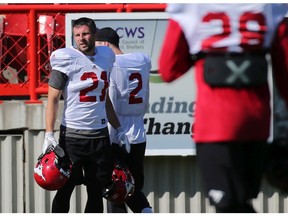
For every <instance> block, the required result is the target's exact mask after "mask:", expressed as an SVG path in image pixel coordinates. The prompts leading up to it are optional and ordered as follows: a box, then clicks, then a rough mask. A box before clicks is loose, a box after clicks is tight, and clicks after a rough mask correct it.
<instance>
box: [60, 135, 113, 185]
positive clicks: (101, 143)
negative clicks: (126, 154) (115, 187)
mask: <svg viewBox="0 0 288 216" xmlns="http://www.w3.org/2000/svg"><path fill="white" fill-rule="evenodd" d="M59 145H60V146H61V147H62V148H63V149H64V151H65V152H66V153H67V154H68V156H69V157H70V159H71V160H72V163H73V168H72V174H71V177H70V179H69V181H74V183H75V185H79V184H86V185H87V184H89V183H92V184H97V185H99V186H100V187H103V186H107V185H109V184H110V181H111V174H112V171H113V165H114V161H113V160H112V151H111V149H112V148H111V144H110V139H109V137H102V138H95V139H82V138H74V137H64V136H62V137H60V139H59Z"/></svg>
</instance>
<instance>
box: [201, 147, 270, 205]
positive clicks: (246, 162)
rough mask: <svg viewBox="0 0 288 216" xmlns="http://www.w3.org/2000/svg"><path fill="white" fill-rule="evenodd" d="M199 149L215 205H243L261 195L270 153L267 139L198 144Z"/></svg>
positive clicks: (202, 167)
mask: <svg viewBox="0 0 288 216" xmlns="http://www.w3.org/2000/svg"><path fill="white" fill-rule="evenodd" d="M196 149H197V156H196V157H197V163H198V165H199V168H200V173H201V177H202V179H203V183H204V186H205V187H206V190H207V196H208V198H209V200H210V203H211V204H212V205H214V206H215V207H216V208H217V207H218V208H228V207H233V206H240V205H242V204H245V203H246V202H247V201H249V200H251V199H252V198H256V197H257V195H258V193H259V191H260V187H261V180H262V176H263V173H264V167H265V161H266V156H267V143H266V142H251V143H235V142H231V143H197V144H196Z"/></svg>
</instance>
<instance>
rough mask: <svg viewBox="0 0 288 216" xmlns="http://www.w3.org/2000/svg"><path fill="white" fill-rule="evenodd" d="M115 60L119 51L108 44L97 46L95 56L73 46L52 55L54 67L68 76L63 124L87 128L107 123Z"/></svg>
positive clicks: (97, 127) (95, 127) (51, 59)
mask: <svg viewBox="0 0 288 216" xmlns="http://www.w3.org/2000/svg"><path fill="white" fill-rule="evenodd" d="M114 61H115V54H114V53H113V51H112V50H111V49H110V48H109V47H106V46H103V47H102V46H100V47H96V48H95V55H94V56H85V55H84V54H83V53H81V52H80V51H78V50H77V49H75V48H73V47H72V48H63V49H58V50H56V51H54V52H53V53H52V54H51V57H50V63H51V67H52V70H57V71H60V72H62V73H64V74H66V75H67V77H68V80H67V83H66V85H65V88H64V89H63V92H62V95H63V98H64V101H65V103H64V111H63V117H62V125H64V126H66V127H69V128H73V129H83V130H95V129H101V128H104V127H106V126H107V115H106V109H105V104H106V94H107V90H108V87H109V83H108V81H109V76H110V72H111V70H112V67H113V63H114Z"/></svg>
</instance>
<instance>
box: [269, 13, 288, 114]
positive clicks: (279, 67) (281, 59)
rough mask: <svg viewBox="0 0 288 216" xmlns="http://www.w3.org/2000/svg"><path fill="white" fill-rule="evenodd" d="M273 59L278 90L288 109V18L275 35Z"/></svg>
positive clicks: (272, 51)
mask: <svg viewBox="0 0 288 216" xmlns="http://www.w3.org/2000/svg"><path fill="white" fill-rule="evenodd" d="M271 58H272V66H273V74H274V77H275V83H276V85H277V89H278V91H279V94H280V95H281V96H282V97H283V99H284V100H285V102H286V107H287V108H288V85H287V83H288V18H285V19H284V20H283V21H282V22H281V23H280V25H279V27H278V31H277V33H276V34H275V38H274V41H273V46H272V50H271Z"/></svg>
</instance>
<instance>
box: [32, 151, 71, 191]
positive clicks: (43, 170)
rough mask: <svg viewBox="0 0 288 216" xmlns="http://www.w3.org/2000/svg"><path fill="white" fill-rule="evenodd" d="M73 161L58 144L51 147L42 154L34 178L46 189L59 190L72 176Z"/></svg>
mask: <svg viewBox="0 0 288 216" xmlns="http://www.w3.org/2000/svg"><path fill="white" fill-rule="evenodd" d="M71 169H72V164H71V161H70V160H69V158H68V157H67V156H65V153H64V151H63V149H62V148H60V147H59V146H58V145H57V146H56V147H55V148H54V147H53V146H51V147H49V148H48V149H47V151H46V152H45V154H41V155H40V156H39V158H38V162H37V163H36V166H35V168H34V179H35V181H36V182H37V184H38V185H39V186H40V187H42V188H43V189H45V190H49V191H52V190H58V189H60V188H61V187H63V186H64V185H65V184H66V182H67V180H68V178H69V177H70V174H71Z"/></svg>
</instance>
